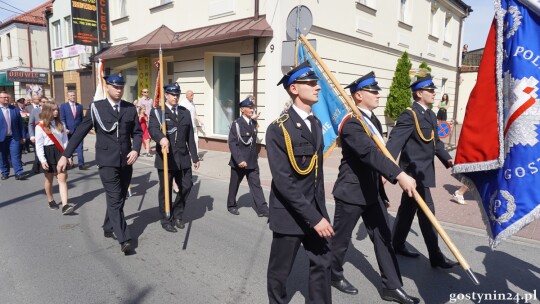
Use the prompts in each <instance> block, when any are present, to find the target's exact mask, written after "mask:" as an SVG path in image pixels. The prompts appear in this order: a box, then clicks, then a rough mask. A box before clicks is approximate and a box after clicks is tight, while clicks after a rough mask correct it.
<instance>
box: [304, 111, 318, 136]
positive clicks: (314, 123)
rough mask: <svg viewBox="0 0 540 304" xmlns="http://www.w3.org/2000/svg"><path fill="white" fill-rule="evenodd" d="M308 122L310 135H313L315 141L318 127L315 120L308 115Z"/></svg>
mask: <svg viewBox="0 0 540 304" xmlns="http://www.w3.org/2000/svg"><path fill="white" fill-rule="evenodd" d="M307 119H308V120H309V122H310V123H311V134H312V135H313V138H315V141H317V140H319V136H320V134H319V126H318V125H317V119H316V118H315V116H313V115H309V116H308V118H307Z"/></svg>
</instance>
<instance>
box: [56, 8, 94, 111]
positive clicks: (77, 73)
mask: <svg viewBox="0 0 540 304" xmlns="http://www.w3.org/2000/svg"><path fill="white" fill-rule="evenodd" d="M72 19H73V18H72V16H71V1H54V2H53V6H52V11H51V12H50V13H49V14H48V15H47V21H48V25H49V40H50V53H51V74H52V87H53V88H52V90H53V92H52V93H53V97H54V99H55V100H56V101H57V102H64V101H65V100H66V94H67V92H68V91H75V93H76V95H77V100H78V101H79V102H80V103H82V105H83V106H84V108H87V107H88V106H89V105H90V103H91V102H92V99H93V97H94V91H95V81H94V76H93V73H92V63H91V61H90V58H91V56H92V54H93V53H94V47H92V46H86V45H80V44H74V42H73V20H72Z"/></svg>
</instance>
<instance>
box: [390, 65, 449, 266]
mask: <svg viewBox="0 0 540 304" xmlns="http://www.w3.org/2000/svg"><path fill="white" fill-rule="evenodd" d="M410 88H411V91H412V96H413V99H414V103H413V105H412V107H411V108H408V109H407V110H405V111H403V112H402V113H401V114H400V115H399V117H398V119H397V122H396V125H395V127H394V129H393V130H392V132H391V133H390V137H389V139H388V142H387V144H386V147H387V148H388V150H389V151H390V153H391V154H392V156H393V157H394V158H397V156H398V155H399V154H400V152H401V156H400V159H399V166H400V167H401V169H403V171H405V172H406V173H407V174H409V175H411V176H412V177H414V179H416V183H417V186H416V190H417V191H418V193H419V194H420V196H421V197H422V198H423V199H424V201H425V202H426V204H427V206H428V207H429V209H430V210H431V212H433V214H435V206H434V205H433V198H432V197H431V192H430V190H429V188H430V187H435V164H434V162H433V160H434V159H433V157H434V156H437V158H439V160H440V161H441V162H442V163H443V164H444V165H445V166H446V167H447V168H449V167H451V166H453V159H452V157H451V156H450V154H448V152H446V150H445V149H444V143H443V142H441V140H440V139H439V136H438V134H437V117H436V115H435V113H434V112H433V111H432V110H431V109H430V108H429V106H430V105H432V104H433V103H434V102H435V89H436V88H437V87H436V86H435V84H434V83H433V79H432V78H431V75H429V74H428V75H427V76H424V77H419V78H418V79H417V80H416V81H415V82H414V83H413V84H412V85H411V86H410ZM415 213H416V214H417V215H418V223H419V224H420V230H421V231H422V235H423V236H424V242H425V243H426V246H427V249H428V253H429V261H430V263H431V267H440V268H451V267H453V266H454V265H456V264H457V263H455V262H453V261H451V260H449V259H447V258H446V257H445V256H444V255H443V254H442V252H441V250H440V248H439V245H438V236H437V232H436V231H435V229H434V228H433V226H432V225H431V222H430V221H429V219H428V218H427V216H426V214H425V213H424V212H423V211H422V210H421V209H418V205H417V204H416V201H415V200H414V199H413V198H410V197H409V196H408V195H406V194H403V195H402V196H401V205H400V206H399V209H398V213H397V215H396V220H395V222H394V228H393V230H392V235H393V236H392V244H393V246H394V250H395V252H396V253H397V254H400V255H403V256H407V257H418V256H419V253H418V252H416V251H414V250H412V249H408V248H407V247H405V240H406V239H407V235H408V234H409V230H410V229H411V224H412V221H413V218H414V214H415Z"/></svg>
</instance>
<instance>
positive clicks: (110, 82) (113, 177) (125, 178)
mask: <svg viewBox="0 0 540 304" xmlns="http://www.w3.org/2000/svg"><path fill="white" fill-rule="evenodd" d="M104 79H105V82H106V84H107V85H106V91H107V97H106V98H105V99H102V100H98V101H94V102H93V103H92V104H90V109H89V110H88V111H87V112H86V115H85V117H84V119H83V121H82V122H81V124H80V125H79V127H78V128H77V129H76V130H75V132H74V133H73V134H72V136H71V139H70V140H69V142H68V145H67V147H66V149H65V150H64V153H63V154H62V157H61V158H60V160H59V161H58V165H57V169H58V171H59V172H64V171H65V169H66V165H67V159H68V158H70V157H71V155H72V154H73V152H75V150H76V149H77V147H78V146H79V144H80V143H81V142H82V141H83V139H84V137H85V136H86V135H87V134H88V132H89V131H90V130H91V129H92V128H94V130H95V132H96V146H95V147H96V163H97V165H98V167H99V177H100V178H101V182H102V183H103V188H104V189H105V192H106V197H107V212H106V213H105V221H104V223H103V232H104V236H105V237H107V238H115V236H116V239H117V240H118V242H119V243H120V249H121V250H122V252H124V253H127V252H129V251H130V250H131V249H133V248H132V247H133V245H132V242H131V235H130V233H129V229H128V227H127V223H126V220H125V218H124V203H125V200H126V196H127V191H128V187H129V184H130V182H131V175H132V173H133V164H134V163H135V161H136V160H137V158H138V157H139V151H140V150H141V143H142V130H141V126H140V124H139V117H138V115H137V110H136V108H135V106H134V105H133V104H131V103H129V102H127V101H125V100H122V95H123V94H124V85H125V81H124V78H122V77H121V76H117V75H110V76H108V77H104Z"/></svg>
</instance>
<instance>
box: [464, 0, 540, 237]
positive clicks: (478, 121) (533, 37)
mask: <svg viewBox="0 0 540 304" xmlns="http://www.w3.org/2000/svg"><path fill="white" fill-rule="evenodd" d="M539 33H540V2H538V1H532V0H498V1H496V2H495V20H494V21H493V24H492V26H491V30H490V32H489V35H488V39H487V42H486V46H485V49H484V55H483V57H482V60H481V62H480V68H479V71H478V80H477V83H476V86H475V87H474V89H473V91H472V93H471V95H470V97H469V102H468V105H467V109H466V113H465V120H464V123H463V129H462V132H461V136H460V138H459V142H458V148H457V152H456V159H455V163H456V165H455V166H454V175H455V176H456V177H458V178H459V179H461V180H462V181H464V183H466V184H467V185H468V186H469V188H470V189H471V190H473V192H474V193H475V195H476V197H477V199H478V200H479V201H480V202H481V205H482V206H483V211H484V212H483V213H484V214H483V215H484V220H485V222H486V225H487V230H488V233H489V236H490V246H491V247H492V248H493V247H495V246H497V245H498V244H499V243H500V242H501V241H502V240H504V239H505V238H507V237H509V236H511V235H513V234H515V233H516V232H518V231H519V230H520V229H522V228H523V227H525V226H526V225H527V224H529V223H530V222H532V221H534V220H535V219H536V218H538V217H539V216H540V100H539V99H538V88H539V81H540V39H538V37H539V36H538V35H539Z"/></svg>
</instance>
